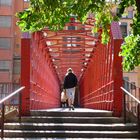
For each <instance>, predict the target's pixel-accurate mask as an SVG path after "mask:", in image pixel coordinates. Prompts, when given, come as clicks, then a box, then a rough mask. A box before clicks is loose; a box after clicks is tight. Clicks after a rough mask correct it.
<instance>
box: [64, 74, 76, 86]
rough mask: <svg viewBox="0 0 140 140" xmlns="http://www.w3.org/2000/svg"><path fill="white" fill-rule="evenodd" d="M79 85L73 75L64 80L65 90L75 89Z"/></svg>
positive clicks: (68, 75)
mask: <svg viewBox="0 0 140 140" xmlns="http://www.w3.org/2000/svg"><path fill="white" fill-rule="evenodd" d="M76 85H77V77H76V76H75V74H73V73H68V74H67V75H66V76H65V79H64V89H68V88H73V87H75V86H76Z"/></svg>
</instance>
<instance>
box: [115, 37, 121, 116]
mask: <svg viewBox="0 0 140 140" xmlns="http://www.w3.org/2000/svg"><path fill="white" fill-rule="evenodd" d="M121 44H122V39H114V40H113V46H114V62H113V80H114V105H113V116H116V117H120V116H121V115H122V106H123V105H122V99H123V95H122V90H121V88H120V87H121V86H122V84H123V71H122V57H120V56H119V52H120V51H121V49H120V46H121Z"/></svg>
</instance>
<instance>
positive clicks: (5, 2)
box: [0, 0, 12, 6]
mask: <svg viewBox="0 0 140 140" xmlns="http://www.w3.org/2000/svg"><path fill="white" fill-rule="evenodd" d="M1 5H2V6H11V5H12V0H0V6H1Z"/></svg>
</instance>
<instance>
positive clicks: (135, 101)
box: [121, 80, 140, 134]
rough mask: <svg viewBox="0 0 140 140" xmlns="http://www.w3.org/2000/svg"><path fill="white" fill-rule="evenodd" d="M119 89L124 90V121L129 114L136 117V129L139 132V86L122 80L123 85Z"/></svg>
mask: <svg viewBox="0 0 140 140" xmlns="http://www.w3.org/2000/svg"><path fill="white" fill-rule="evenodd" d="M121 89H122V90H123V92H124V94H123V95H124V98H123V99H124V101H123V103H124V105H123V106H124V107H123V108H124V110H123V117H124V122H125V123H127V118H128V117H130V116H131V115H132V116H131V117H134V119H135V118H137V123H138V131H139V134H140V88H139V87H137V86H136V85H135V84H133V83H131V82H129V81H126V80H124V86H123V87H121ZM129 119H130V118H129Z"/></svg>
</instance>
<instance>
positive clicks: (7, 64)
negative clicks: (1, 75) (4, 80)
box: [0, 60, 10, 71]
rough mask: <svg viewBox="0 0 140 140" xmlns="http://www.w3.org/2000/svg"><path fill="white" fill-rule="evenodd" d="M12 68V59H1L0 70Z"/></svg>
mask: <svg viewBox="0 0 140 140" xmlns="http://www.w3.org/2000/svg"><path fill="white" fill-rule="evenodd" d="M9 70H10V61H7V60H0V71H9Z"/></svg>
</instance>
